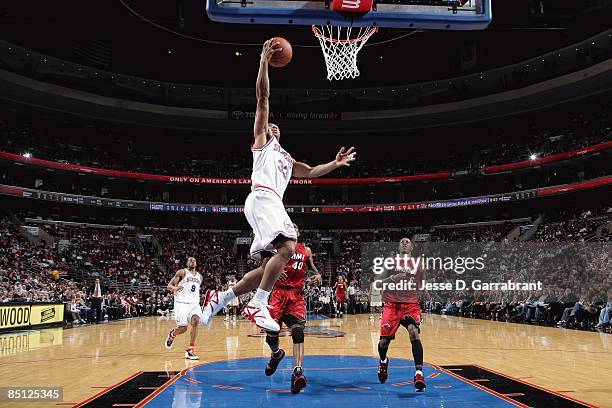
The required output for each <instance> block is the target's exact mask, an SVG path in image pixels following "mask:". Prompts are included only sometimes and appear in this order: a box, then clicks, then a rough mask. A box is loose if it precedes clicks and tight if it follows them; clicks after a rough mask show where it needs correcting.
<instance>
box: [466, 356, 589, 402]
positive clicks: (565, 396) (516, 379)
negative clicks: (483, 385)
mask: <svg viewBox="0 0 612 408" xmlns="http://www.w3.org/2000/svg"><path fill="white" fill-rule="evenodd" d="M474 366H475V367H478V368H480V369H483V370H487V371H490V372H492V373H494V374H497V375H501V376H502V377H506V378H509V379H511V380H514V381H518V382H520V383H521V384H525V385H529V386H530V387H534V388H537V389H539V390H540V391H546V392H549V393H551V394H553V395H556V396H557V397H561V398H565V399H567V400H570V401H573V402H577V403H579V404H583V405H585V406H587V407H589V408H597V406H596V405H592V404H589V403H588V402H584V401H581V400H579V399H576V398H572V397H568V396H567V395H563V394H559V392H558V391H553V390H549V389H548V388H544V387H541V386H539V385H535V384H532V383H529V382H527V381H523V380H520V379H518V378H516V377H513V376H511V375H509V374H503V373H500V372H497V371H495V370H492V369H490V368H487V367H484V366H481V365H478V364H474Z"/></svg>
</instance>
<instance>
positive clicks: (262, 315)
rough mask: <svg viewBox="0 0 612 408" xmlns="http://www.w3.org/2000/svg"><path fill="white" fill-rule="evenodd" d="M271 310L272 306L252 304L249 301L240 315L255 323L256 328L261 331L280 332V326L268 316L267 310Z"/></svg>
mask: <svg viewBox="0 0 612 408" xmlns="http://www.w3.org/2000/svg"><path fill="white" fill-rule="evenodd" d="M271 308H272V306H270V305H268V304H265V303H260V302H254V301H253V300H252V299H251V301H250V302H249V304H248V305H246V307H245V308H244V310H243V311H242V314H243V315H244V316H246V317H248V318H249V320H250V321H252V322H253V323H255V324H256V325H257V327H261V328H262V329H264V330H268V331H273V332H278V331H280V326H279V325H278V323H276V322H275V321H274V319H272V316H270V311H269V310H268V309H271Z"/></svg>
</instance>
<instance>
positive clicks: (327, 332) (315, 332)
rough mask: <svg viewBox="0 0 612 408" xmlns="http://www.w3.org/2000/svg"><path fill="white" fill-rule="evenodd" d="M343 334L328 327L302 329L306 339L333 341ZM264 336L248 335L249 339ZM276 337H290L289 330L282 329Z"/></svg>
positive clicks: (259, 334)
mask: <svg viewBox="0 0 612 408" xmlns="http://www.w3.org/2000/svg"><path fill="white" fill-rule="evenodd" d="M345 334H346V333H345V332H343V331H339V330H332V329H330V328H328V327H321V326H306V327H305V328H304V335H306V336H308V337H317V338H320V339H334V338H336V337H344V335H345ZM265 335H266V332H265V331H260V332H259V333H256V334H249V337H264V336H265ZM278 335H279V336H280V337H289V336H291V329H289V328H287V327H283V328H282V329H281V331H280V333H279V334H278Z"/></svg>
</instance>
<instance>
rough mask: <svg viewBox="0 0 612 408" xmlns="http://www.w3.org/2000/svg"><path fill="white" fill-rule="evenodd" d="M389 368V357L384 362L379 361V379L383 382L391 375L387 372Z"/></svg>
mask: <svg viewBox="0 0 612 408" xmlns="http://www.w3.org/2000/svg"><path fill="white" fill-rule="evenodd" d="M388 368H389V358H387V362H386V363H383V362H382V361H381V362H379V364H378V381H380V383H381V384H384V383H385V381H387V377H389V374H388V373H387V370H388Z"/></svg>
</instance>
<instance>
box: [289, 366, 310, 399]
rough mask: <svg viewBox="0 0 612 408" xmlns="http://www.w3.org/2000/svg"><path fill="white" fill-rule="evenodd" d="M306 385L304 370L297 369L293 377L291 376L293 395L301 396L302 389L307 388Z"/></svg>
mask: <svg viewBox="0 0 612 408" xmlns="http://www.w3.org/2000/svg"><path fill="white" fill-rule="evenodd" d="M306 384H307V383H306V377H304V372H303V371H302V369H301V368H296V369H295V370H293V375H291V393H292V394H299V393H300V391H302V388H306Z"/></svg>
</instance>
